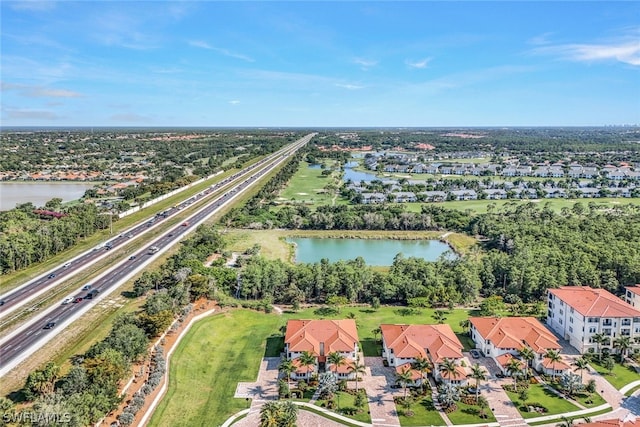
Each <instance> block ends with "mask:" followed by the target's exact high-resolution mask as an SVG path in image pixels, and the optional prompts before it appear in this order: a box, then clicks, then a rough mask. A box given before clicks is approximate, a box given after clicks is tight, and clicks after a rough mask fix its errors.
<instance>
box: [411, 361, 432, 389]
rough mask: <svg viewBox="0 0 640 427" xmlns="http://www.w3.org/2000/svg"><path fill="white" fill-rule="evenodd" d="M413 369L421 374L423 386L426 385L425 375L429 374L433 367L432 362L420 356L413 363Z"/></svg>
mask: <svg viewBox="0 0 640 427" xmlns="http://www.w3.org/2000/svg"><path fill="white" fill-rule="evenodd" d="M411 367H412V368H413V369H415V370H416V371H419V372H420V374H421V375H422V384H424V380H425V377H426V376H425V374H428V373H429V372H430V371H431V369H432V367H433V366H432V365H431V362H429V361H428V360H427V359H425V358H424V357H422V355H420V356H418V357H417V358H416V360H414V361H413V363H412V364H411Z"/></svg>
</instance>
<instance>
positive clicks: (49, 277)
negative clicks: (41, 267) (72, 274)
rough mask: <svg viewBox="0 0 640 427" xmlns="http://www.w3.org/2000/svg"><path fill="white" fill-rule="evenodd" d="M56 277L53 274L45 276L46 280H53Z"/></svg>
mask: <svg viewBox="0 0 640 427" xmlns="http://www.w3.org/2000/svg"><path fill="white" fill-rule="evenodd" d="M55 277H56V274H55V273H51V274H50V275H48V276H47V279H53V278H55Z"/></svg>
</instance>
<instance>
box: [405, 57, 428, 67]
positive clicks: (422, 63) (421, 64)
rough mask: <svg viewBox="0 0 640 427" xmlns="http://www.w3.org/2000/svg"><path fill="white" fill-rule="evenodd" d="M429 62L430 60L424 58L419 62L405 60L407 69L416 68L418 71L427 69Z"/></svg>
mask: <svg viewBox="0 0 640 427" xmlns="http://www.w3.org/2000/svg"><path fill="white" fill-rule="evenodd" d="M430 62H431V58H424V59H422V60H419V61H410V60H406V61H405V63H406V64H407V65H408V66H409V67H411V68H418V69H422V68H427V66H428V65H429V63H430Z"/></svg>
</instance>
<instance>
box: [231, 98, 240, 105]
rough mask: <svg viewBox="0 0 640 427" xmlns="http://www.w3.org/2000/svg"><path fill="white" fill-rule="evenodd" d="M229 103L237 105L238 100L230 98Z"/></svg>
mask: <svg viewBox="0 0 640 427" xmlns="http://www.w3.org/2000/svg"><path fill="white" fill-rule="evenodd" d="M229 104H231V105H238V104H240V101H238V100H237V99H232V100H231V101H229Z"/></svg>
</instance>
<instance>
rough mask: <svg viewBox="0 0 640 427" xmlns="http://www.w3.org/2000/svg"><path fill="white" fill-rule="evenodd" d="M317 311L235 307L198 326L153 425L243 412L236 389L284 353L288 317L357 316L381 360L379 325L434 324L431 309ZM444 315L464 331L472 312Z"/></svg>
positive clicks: (182, 349)
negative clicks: (265, 358) (266, 362)
mask: <svg viewBox="0 0 640 427" xmlns="http://www.w3.org/2000/svg"><path fill="white" fill-rule="evenodd" d="M316 309H317V308H307V309H304V310H300V311H298V312H295V313H294V312H289V311H285V312H284V313H283V314H282V315H278V314H275V313H271V314H265V313H261V312H258V311H252V310H244V309H232V310H230V311H228V312H225V313H222V314H216V315H213V316H211V317H208V318H206V319H203V320H201V321H199V322H197V323H195V324H194V326H193V327H192V329H191V330H190V331H189V333H187V335H186V336H185V337H184V338H183V339H182V341H181V342H180V344H179V346H178V347H177V349H176V351H175V352H174V354H173V356H172V357H171V363H170V367H169V372H170V376H169V388H168V391H167V394H166V395H165V397H164V398H163V399H162V401H161V402H160V404H159V405H158V408H157V409H156V411H155V413H154V415H153V417H152V418H151V421H150V423H149V425H150V426H193V425H219V424H222V423H223V422H224V421H225V420H226V419H227V418H228V417H229V416H231V415H233V414H234V413H236V412H238V411H240V410H242V409H245V408H246V407H247V402H246V401H245V400H244V399H236V398H234V397H233V395H234V393H235V390H236V385H237V383H238V382H243V381H249V382H250V381H255V380H256V378H257V375H258V369H259V367H260V360H261V358H262V357H263V356H265V355H266V356H278V355H279V354H280V351H282V348H283V346H284V342H283V341H284V339H283V337H282V334H281V332H280V328H281V327H282V326H284V325H286V322H287V320H289V319H319V318H326V319H345V318H346V317H347V316H348V315H349V313H353V314H354V315H355V321H356V324H357V326H358V335H359V338H360V343H361V345H362V346H363V348H364V353H365V355H366V356H380V350H381V347H380V344H379V341H377V342H374V333H373V330H374V329H375V328H377V327H378V326H379V325H380V324H381V323H425V324H434V323H436V322H435V320H434V319H433V317H432V315H433V313H434V310H433V309H407V308H404V307H381V308H379V309H378V310H372V309H370V308H368V307H342V308H340V313H339V314H337V315H331V316H323V315H320V314H317V313H316V312H315V311H316ZM446 311H447V313H448V314H447V315H446V320H445V323H448V324H450V325H451V326H452V328H453V330H454V331H455V332H457V333H461V332H462V328H461V327H460V325H459V323H460V321H461V320H463V319H466V318H467V317H468V315H469V312H468V310H463V309H454V310H446ZM377 339H378V340H379V339H380V335H379V334H378V336H377ZM463 342H464V341H463ZM267 345H268V348H267ZM344 403H347V402H344ZM342 404H343V402H341V405H342Z"/></svg>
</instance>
